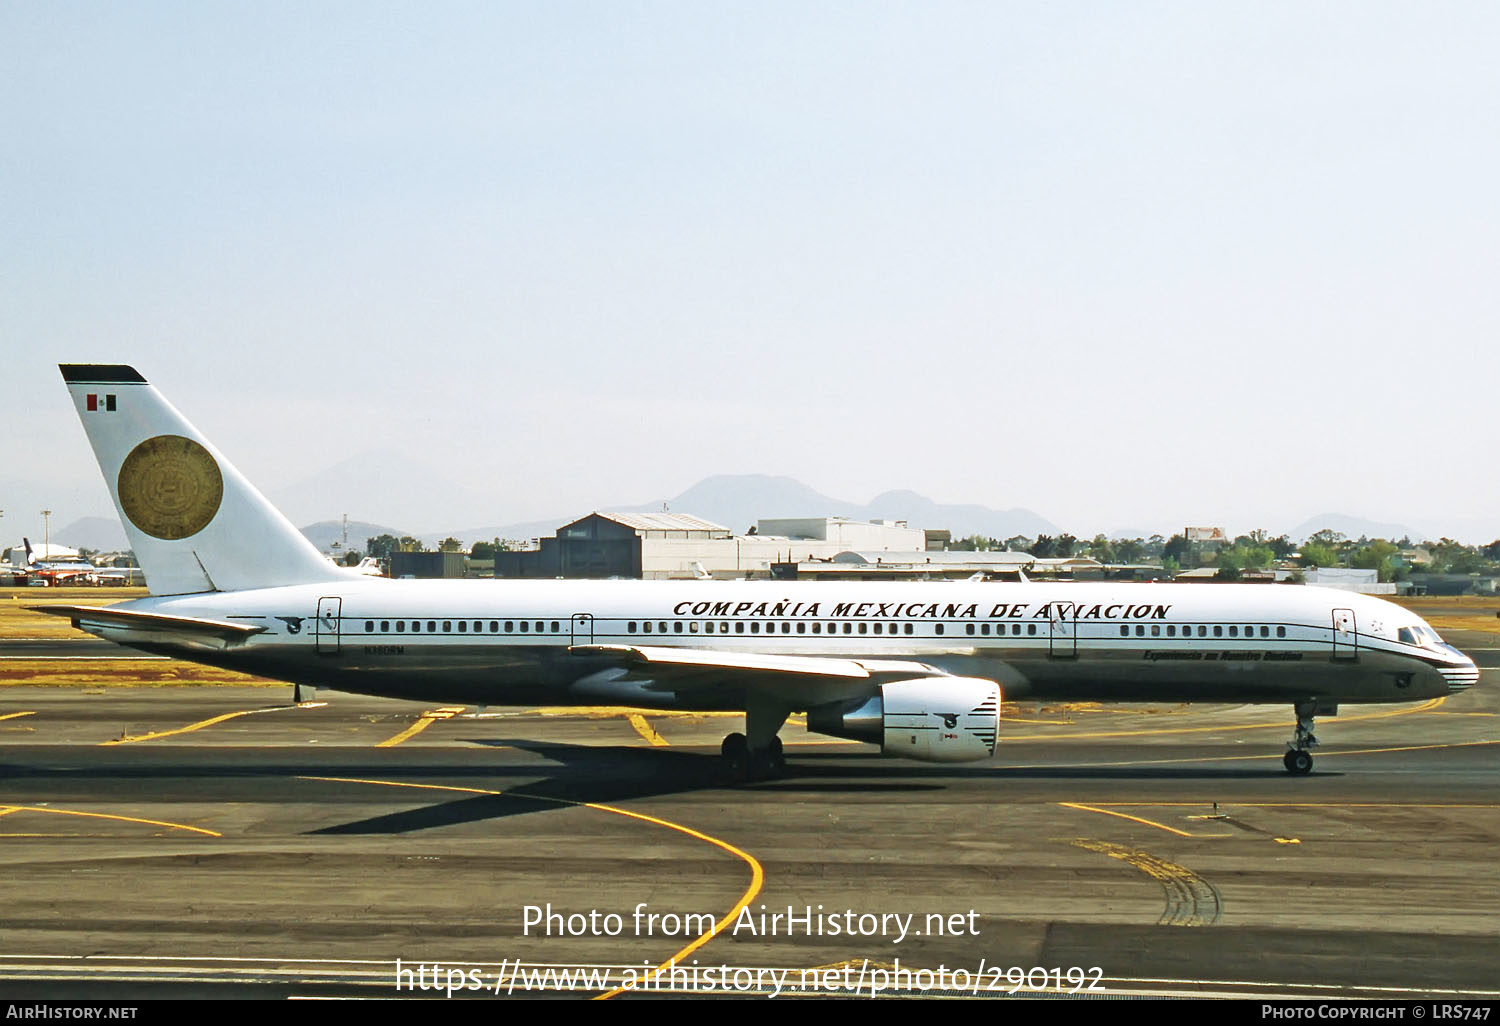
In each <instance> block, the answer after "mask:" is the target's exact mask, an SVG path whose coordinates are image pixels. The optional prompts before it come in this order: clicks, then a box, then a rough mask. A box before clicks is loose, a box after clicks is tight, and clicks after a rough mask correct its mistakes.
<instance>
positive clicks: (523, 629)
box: [521, 620, 635, 634]
mask: <svg viewBox="0 0 1500 1026" xmlns="http://www.w3.org/2000/svg"><path fill="white" fill-rule="evenodd" d="M630 629H631V630H635V625H634V624H631V627H630ZM529 630H531V624H530V623H529V622H527V621H525V620H522V621H521V633H522V634H525V633H526V632H527V631H529Z"/></svg>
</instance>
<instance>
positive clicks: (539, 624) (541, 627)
mask: <svg viewBox="0 0 1500 1026" xmlns="http://www.w3.org/2000/svg"><path fill="white" fill-rule="evenodd" d="M546 629H547V625H546V624H545V623H543V622H542V621H541V620H538V621H537V622H536V632H537V633H538V634H541V633H542V632H543V631H545V630H546ZM552 629H553V630H557V621H556V620H554V621H552Z"/></svg>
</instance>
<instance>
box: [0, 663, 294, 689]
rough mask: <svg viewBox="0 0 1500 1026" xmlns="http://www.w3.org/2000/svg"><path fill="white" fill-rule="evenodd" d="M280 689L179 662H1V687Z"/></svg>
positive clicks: (280, 684)
mask: <svg viewBox="0 0 1500 1026" xmlns="http://www.w3.org/2000/svg"><path fill="white" fill-rule="evenodd" d="M231 685H232V686H234V687H279V688H285V687H290V686H291V685H289V684H287V683H286V682H285V681H279V680H270V679H268V678H266V677H253V676H251V675H250V674H248V673H236V672H235V671H234V670H221V669H219V668H218V667H216V666H199V665H197V664H196V663H182V662H178V661H177V660H175V659H97V660H96V659H77V660H73V659H70V660H68V661H67V662H66V663H59V662H57V661H56V660H53V659H7V660H5V661H4V662H0V688H5V687H60V688H72V687H91V688H96V687H127V688H140V687H147V688H177V687H220V686H231Z"/></svg>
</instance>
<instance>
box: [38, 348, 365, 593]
mask: <svg viewBox="0 0 1500 1026" xmlns="http://www.w3.org/2000/svg"><path fill="white" fill-rule="evenodd" d="M60 369H61V370H62V375H63V380H64V381H66V382H67V384H68V391H69V392H71V393H72V395H73V405H74V406H75V407H76V408H77V410H78V416H79V418H80V419H81V420H82V421H83V427H84V430H85V431H87V432H88V436H89V443H90V444H91V445H92V446H93V447H94V456H95V457H96V458H97V459H98V460H99V469H100V470H101V471H103V473H104V481H105V484H107V485H108V486H109V492H110V496H111V497H112V498H113V499H114V500H115V509H116V511H118V512H119V514H120V521H121V523H123V524H124V525H125V535H126V537H128V538H129V539H130V546H131V548H132V549H134V550H135V556H136V559H137V560H138V561H139V562H140V564H141V569H142V570H143V571H144V572H145V575H146V584H147V585H148V586H149V587H150V589H151V593H152V594H153V595H178V594H183V593H187V592H199V591H240V590H243V589H246V588H274V587H278V586H281V585H288V584H308V583H312V582H314V581H326V580H339V579H343V576H344V575H343V574H341V573H340V572H339V571H338V570H337V569H336V568H335V567H333V566H332V565H331V564H329V562H328V561H327V560H325V559H324V558H323V557H322V555H321V554H320V553H319V552H318V550H317V549H316V548H314V547H313V544H312V543H311V542H309V541H308V540H307V539H306V538H305V537H303V535H302V532H301V531H298V530H297V529H296V528H295V527H293V526H292V525H291V523H290V522H289V521H288V520H287V519H286V517H284V516H282V515H281V513H280V512H279V511H277V509H276V507H274V506H272V505H271V504H270V503H269V502H267V501H266V498H265V496H263V495H261V494H260V492H258V491H256V490H255V488H254V486H252V485H251V484H250V482H249V481H246V480H245V479H244V478H243V477H242V476H241V475H240V473H239V471H237V470H235V469H234V467H233V466H232V465H231V464H230V463H229V461H228V460H226V459H225V458H224V456H223V455H222V454H221V453H220V452H219V450H217V449H215V448H214V447H213V445H212V444H211V443H210V442H209V441H208V440H207V439H206V438H204V437H203V436H202V435H200V434H199V433H198V431H197V429H195V428H194V427H193V425H191V424H189V423H188V422H187V418H185V417H183V415H182V414H180V413H178V412H177V410H175V409H174V408H173V407H172V404H171V403H169V402H167V401H166V400H165V399H163V398H162V397H161V394H160V393H159V392H157V391H156V389H154V388H152V387H151V386H150V385H149V384H147V383H146V379H145V378H143V377H141V375H140V374H139V373H137V372H136V370H135V369H134V368H133V367H126V366H122V365H117V364H62V365H61V367H60Z"/></svg>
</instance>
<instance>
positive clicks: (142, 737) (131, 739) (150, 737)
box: [99, 709, 264, 746]
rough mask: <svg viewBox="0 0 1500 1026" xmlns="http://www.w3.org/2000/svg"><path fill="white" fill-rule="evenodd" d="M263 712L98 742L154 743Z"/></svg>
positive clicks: (248, 711)
mask: <svg viewBox="0 0 1500 1026" xmlns="http://www.w3.org/2000/svg"><path fill="white" fill-rule="evenodd" d="M263 711H264V710H262V709H241V710H240V711H239V712H232V713H224V714H223V715H222V716H215V717H213V718H212V719H207V720H199V721H198V722H197V723H189V724H188V725H187V726H186V727H178V728H176V729H175V730H158V731H154V732H152V733H150V734H134V735H126V736H125V737H121V738H116V739H115V740H113V741H100V742H99V744H100V745H101V746H103V745H129V744H134V743H135V742H137V741H155V740H156V739H157V738H161V737H171V736H173V735H174V734H187V733H189V732H191V731H194V730H202V729H203V728H204V727H212V726H213V725H214V724H215V723H223V722H224V721H225V720H232V719H234V718H235V717H236V716H249V715H250V714H251V713H253V712H263Z"/></svg>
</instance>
